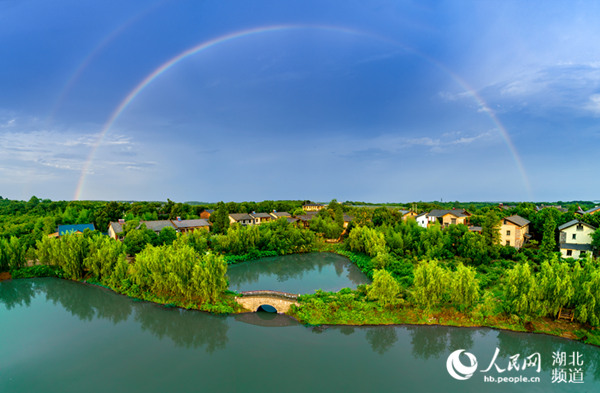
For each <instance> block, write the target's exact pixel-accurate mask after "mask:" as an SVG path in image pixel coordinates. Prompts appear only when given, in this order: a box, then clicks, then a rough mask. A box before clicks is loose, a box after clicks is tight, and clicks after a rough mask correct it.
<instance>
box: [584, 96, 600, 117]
mask: <svg viewBox="0 0 600 393" xmlns="http://www.w3.org/2000/svg"><path fill="white" fill-rule="evenodd" d="M585 108H586V109H587V110H589V111H591V112H593V113H595V114H596V115H600V94H592V95H591V96H590V97H589V102H588V104H587V105H586V107H585Z"/></svg>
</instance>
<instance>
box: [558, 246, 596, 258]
mask: <svg viewBox="0 0 600 393" xmlns="http://www.w3.org/2000/svg"><path fill="white" fill-rule="evenodd" d="M569 251H571V255H569ZM584 253H585V254H584V255H589V253H590V252H589V251H584ZM560 255H561V256H562V257H563V258H574V259H579V258H580V257H581V251H579V250H570V249H569V248H561V249H560Z"/></svg>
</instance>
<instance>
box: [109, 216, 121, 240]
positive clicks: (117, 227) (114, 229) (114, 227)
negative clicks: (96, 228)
mask: <svg viewBox="0 0 600 393" xmlns="http://www.w3.org/2000/svg"><path fill="white" fill-rule="evenodd" d="M123 224H125V220H123V219H119V222H111V223H109V224H108V236H110V237H112V238H113V239H115V240H123Z"/></svg>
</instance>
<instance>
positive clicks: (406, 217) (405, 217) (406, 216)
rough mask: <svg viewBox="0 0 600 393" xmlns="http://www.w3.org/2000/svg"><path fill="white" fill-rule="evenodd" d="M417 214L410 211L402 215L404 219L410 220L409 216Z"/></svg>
mask: <svg viewBox="0 0 600 393" xmlns="http://www.w3.org/2000/svg"><path fill="white" fill-rule="evenodd" d="M416 216H417V213H415V212H408V213H406V214H405V215H403V216H402V219H403V220H404V221H406V220H408V219H409V218H415V217H416Z"/></svg>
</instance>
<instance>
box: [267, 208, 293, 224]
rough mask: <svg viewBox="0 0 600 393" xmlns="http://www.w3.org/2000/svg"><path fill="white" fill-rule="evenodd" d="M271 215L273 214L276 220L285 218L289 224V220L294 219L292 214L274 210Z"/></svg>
mask: <svg viewBox="0 0 600 393" xmlns="http://www.w3.org/2000/svg"><path fill="white" fill-rule="evenodd" d="M269 214H271V217H273V219H274V220H278V219H280V218H282V217H283V218H287V219H288V222H289V219H290V218H292V215H291V214H290V213H288V212H278V211H277V210H273V211H272V212H271V213H269Z"/></svg>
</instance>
